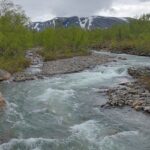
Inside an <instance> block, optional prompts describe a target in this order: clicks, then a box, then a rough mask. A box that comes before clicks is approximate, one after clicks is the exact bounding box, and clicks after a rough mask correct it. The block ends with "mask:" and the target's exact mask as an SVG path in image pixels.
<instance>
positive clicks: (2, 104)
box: [0, 93, 6, 109]
mask: <svg viewBox="0 0 150 150" xmlns="http://www.w3.org/2000/svg"><path fill="white" fill-rule="evenodd" d="M5 106H6V101H5V99H4V97H3V96H2V94H1V93H0V109H2V108H4V107H5Z"/></svg>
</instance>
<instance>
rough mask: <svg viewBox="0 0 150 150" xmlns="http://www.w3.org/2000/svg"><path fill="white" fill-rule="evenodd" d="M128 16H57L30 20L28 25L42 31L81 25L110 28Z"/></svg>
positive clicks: (91, 27)
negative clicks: (42, 19) (49, 18)
mask: <svg viewBox="0 0 150 150" xmlns="http://www.w3.org/2000/svg"><path fill="white" fill-rule="evenodd" d="M128 22H129V18H116V17H102V16H91V17H77V16H74V17H57V18H54V19H52V20H49V21H45V22H32V23H30V25H29V27H30V28H32V29H34V30H37V31H42V30H44V29H45V28H57V27H66V28H67V27H71V26H75V27H81V28H84V29H95V28H110V27H112V26H113V25H115V24H122V23H128Z"/></svg>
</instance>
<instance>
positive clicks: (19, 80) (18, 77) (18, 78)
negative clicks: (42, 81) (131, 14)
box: [13, 73, 36, 82]
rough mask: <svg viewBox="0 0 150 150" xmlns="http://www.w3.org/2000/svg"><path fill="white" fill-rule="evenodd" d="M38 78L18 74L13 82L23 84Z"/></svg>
mask: <svg viewBox="0 0 150 150" xmlns="http://www.w3.org/2000/svg"><path fill="white" fill-rule="evenodd" d="M35 79H36V77H35V76H34V75H32V74H26V73H17V74H15V75H14V77H13V81H15V82H22V81H27V80H35Z"/></svg>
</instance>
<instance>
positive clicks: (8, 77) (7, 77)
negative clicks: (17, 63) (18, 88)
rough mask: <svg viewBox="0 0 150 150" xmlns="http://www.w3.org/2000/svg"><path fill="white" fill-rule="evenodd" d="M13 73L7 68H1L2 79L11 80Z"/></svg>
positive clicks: (0, 75)
mask: <svg viewBox="0 0 150 150" xmlns="http://www.w3.org/2000/svg"><path fill="white" fill-rule="evenodd" d="M10 78H11V74H10V73H9V72H7V71H5V70H2V69H0V81H4V80H9V79H10Z"/></svg>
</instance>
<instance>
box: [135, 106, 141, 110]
mask: <svg viewBox="0 0 150 150" xmlns="http://www.w3.org/2000/svg"><path fill="white" fill-rule="evenodd" d="M134 109H135V110H136V111H141V110H142V109H143V107H142V106H135V107H134Z"/></svg>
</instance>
